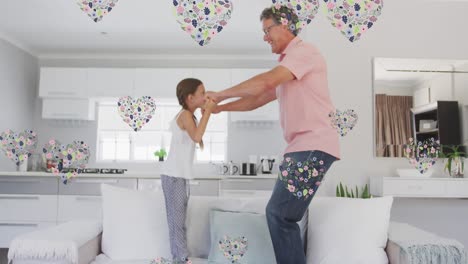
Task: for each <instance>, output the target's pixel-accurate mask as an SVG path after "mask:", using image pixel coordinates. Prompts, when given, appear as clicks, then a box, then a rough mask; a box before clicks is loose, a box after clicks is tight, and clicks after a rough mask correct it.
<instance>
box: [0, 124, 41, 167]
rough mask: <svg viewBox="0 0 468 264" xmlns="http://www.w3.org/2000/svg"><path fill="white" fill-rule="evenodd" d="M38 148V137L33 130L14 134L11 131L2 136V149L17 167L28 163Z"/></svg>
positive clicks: (0, 138)
mask: <svg viewBox="0 0 468 264" xmlns="http://www.w3.org/2000/svg"><path fill="white" fill-rule="evenodd" d="M36 146H37V135H36V132H34V131H32V130H25V131H22V132H14V131H12V130H10V129H7V130H6V131H4V132H2V133H1V134H0V148H1V150H2V151H3V152H4V153H5V155H6V156H7V157H8V158H9V159H11V160H12V161H13V162H14V163H15V164H16V165H17V166H19V165H20V164H22V163H23V162H25V161H27V160H28V158H29V157H30V156H31V154H32V153H34V150H35V149H36Z"/></svg>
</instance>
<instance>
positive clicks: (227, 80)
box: [192, 68, 231, 92]
mask: <svg viewBox="0 0 468 264" xmlns="http://www.w3.org/2000/svg"><path fill="white" fill-rule="evenodd" d="M192 76H193V77H194V78H197V79H199V80H200V81H202V82H203V84H204V86H205V89H206V91H217V92H218V91H222V90H224V89H226V88H229V87H231V70H230V69H199V68H196V69H193V75H192Z"/></svg>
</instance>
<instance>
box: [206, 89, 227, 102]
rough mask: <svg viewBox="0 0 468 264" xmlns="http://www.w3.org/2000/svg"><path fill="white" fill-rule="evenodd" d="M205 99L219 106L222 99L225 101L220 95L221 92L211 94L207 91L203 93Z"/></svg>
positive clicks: (211, 92)
mask: <svg viewBox="0 0 468 264" xmlns="http://www.w3.org/2000/svg"><path fill="white" fill-rule="evenodd" d="M205 98H206V99H211V100H213V101H215V103H217V104H219V103H220V102H222V101H223V100H224V99H226V98H225V97H224V96H223V95H222V94H221V92H213V91H207V92H206V93H205Z"/></svg>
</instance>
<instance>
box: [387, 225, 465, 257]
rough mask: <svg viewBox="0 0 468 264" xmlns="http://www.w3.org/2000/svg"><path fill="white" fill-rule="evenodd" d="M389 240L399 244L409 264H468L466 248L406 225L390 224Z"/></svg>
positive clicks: (456, 242)
mask: <svg viewBox="0 0 468 264" xmlns="http://www.w3.org/2000/svg"><path fill="white" fill-rule="evenodd" d="M389 239H390V240H392V241H393V242H395V243H396V244H398V246H400V248H401V251H402V252H401V253H403V254H404V255H405V256H406V257H407V260H408V264H467V252H466V250H465V248H464V246H463V245H462V244H461V243H460V242H458V241H456V240H452V239H445V238H441V237H439V236H437V235H434V234H431V233H429V232H425V231H423V230H421V229H418V228H415V227H412V226H410V225H408V224H404V223H395V222H392V223H391V224H390V230H389Z"/></svg>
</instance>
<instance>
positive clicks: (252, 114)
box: [231, 69, 279, 122]
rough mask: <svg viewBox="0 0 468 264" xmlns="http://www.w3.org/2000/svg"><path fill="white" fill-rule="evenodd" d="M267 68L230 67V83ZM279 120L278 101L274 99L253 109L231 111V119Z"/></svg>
mask: <svg viewBox="0 0 468 264" xmlns="http://www.w3.org/2000/svg"><path fill="white" fill-rule="evenodd" d="M268 70H269V69H232V70H231V78H232V79H231V80H232V85H236V84H239V83H241V82H243V81H246V80H248V79H250V78H252V77H254V76H255V75H258V74H260V73H263V72H266V71H268ZM277 120H279V106H278V101H277V100H275V101H273V102H270V103H268V104H266V105H264V106H262V107H259V108H257V109H255V110H253V111H246V112H231V121H232V122H237V121H277Z"/></svg>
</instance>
